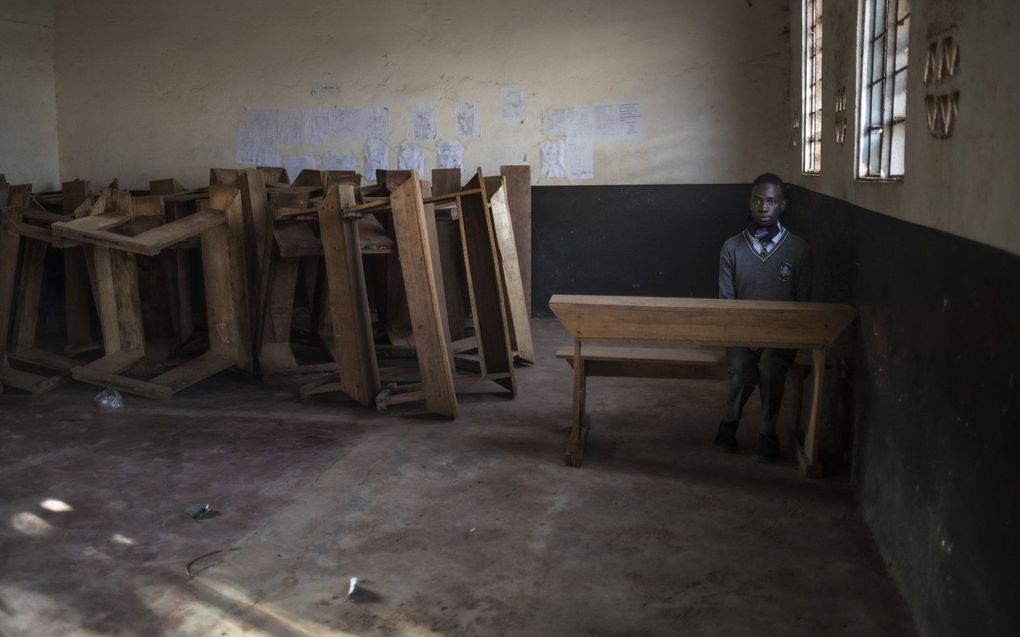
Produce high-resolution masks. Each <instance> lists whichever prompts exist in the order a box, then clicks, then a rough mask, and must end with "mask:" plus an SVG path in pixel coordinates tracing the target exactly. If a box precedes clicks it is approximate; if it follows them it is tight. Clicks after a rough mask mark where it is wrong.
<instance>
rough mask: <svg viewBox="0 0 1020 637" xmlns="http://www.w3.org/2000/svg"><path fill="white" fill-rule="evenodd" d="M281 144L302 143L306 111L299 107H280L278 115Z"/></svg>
mask: <svg viewBox="0 0 1020 637" xmlns="http://www.w3.org/2000/svg"><path fill="white" fill-rule="evenodd" d="M277 127H278V138H277V142H278V143H280V144H300V143H301V136H302V135H303V134H304V132H305V112H304V110H302V109H299V108H286V109H280V111H279V117H277Z"/></svg>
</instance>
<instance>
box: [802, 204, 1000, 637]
mask: <svg viewBox="0 0 1020 637" xmlns="http://www.w3.org/2000/svg"><path fill="white" fill-rule="evenodd" d="M789 211H790V215H789V220H788V221H789V223H790V225H791V226H796V227H798V228H800V229H801V230H802V232H803V233H804V234H805V236H806V237H807V238H808V240H809V241H810V242H811V243H812V245H813V246H814V248H815V253H816V257H817V258H816V263H817V269H816V279H815V281H816V289H817V291H818V292H819V293H820V294H822V295H823V296H826V297H828V298H829V299H831V300H837V301H845V302H848V303H851V304H853V305H855V306H856V307H857V309H858V311H859V313H860V317H859V321H858V328H857V331H856V340H855V342H854V346H853V358H852V361H851V365H850V383H849V390H850V392H849V393H850V395H851V400H850V406H851V413H852V421H853V425H854V426H853V431H855V432H856V433H855V438H856V439H855V443H854V483H855V486H856V488H857V491H858V493H859V498H860V503H861V508H862V510H863V513H864V516H865V519H866V520H867V522H868V525H869V526H870V527H871V529H872V531H873V532H874V534H875V538H876V540H877V542H878V545H879V547H880V549H881V551H882V552H883V554H884V556H885V558H886V560H887V561H888V562H889V565H890V569H891V570H892V572H893V574H894V576H895V577H896V579H897V580H898V581H899V584H900V586H901V589H902V591H903V593H904V596H905V597H906V599H907V602H908V603H909V604H910V606H911V608H912V610H913V612H914V615H915V619H916V621H917V623H918V627H919V629H920V630H921V633H922V634H927V635H1017V634H1020V604H1018V602H1020V575H1018V569H1020V541H1018V538H1020V391H1018V389H1020V294H1018V292H1020V257H1017V256H1014V255H1010V254H1008V253H1005V252H1002V251H999V250H996V249H994V248H990V247H987V246H984V245H981V244H978V243H975V242H973V241H969V240H966V239H961V238H959V237H955V236H952V235H949V234H946V233H943V232H940V231H937V230H932V229H929V228H925V227H922V226H917V225H914V224H910V223H906V222H903V221H898V220H896V219H893V218H891V217H888V216H885V215H880V214H877V213H873V212H869V211H867V210H864V209H861V208H857V207H855V206H852V205H850V204H847V203H845V202H842V201H840V200H836V199H832V198H830V197H826V196H823V195H819V194H816V193H813V192H811V191H808V190H805V189H801V188H793V189H792V192H791V202H790V209H789ZM961 214H966V211H961Z"/></svg>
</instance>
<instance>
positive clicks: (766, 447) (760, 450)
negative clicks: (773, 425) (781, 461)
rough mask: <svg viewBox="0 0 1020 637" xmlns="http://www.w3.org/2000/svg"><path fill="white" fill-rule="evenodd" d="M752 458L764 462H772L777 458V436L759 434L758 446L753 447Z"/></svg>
mask: <svg viewBox="0 0 1020 637" xmlns="http://www.w3.org/2000/svg"><path fill="white" fill-rule="evenodd" d="M754 457H755V458H758V459H759V460H764V461H765V462H772V461H773V460H775V459H776V458H778V457H779V436H777V435H776V434H774V433H767V434H759V435H758V446H757V447H755V450H754Z"/></svg>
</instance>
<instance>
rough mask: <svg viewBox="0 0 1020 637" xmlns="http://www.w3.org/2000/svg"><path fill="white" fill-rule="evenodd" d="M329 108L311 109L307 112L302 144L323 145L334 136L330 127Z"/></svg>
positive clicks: (302, 132) (302, 131)
mask: <svg viewBox="0 0 1020 637" xmlns="http://www.w3.org/2000/svg"><path fill="white" fill-rule="evenodd" d="M329 112H330V109H328V108H309V109H306V110H305V117H304V120H305V121H304V126H303V127H302V130H301V143H302V144H313V145H321V144H325V143H326V142H327V141H328V140H329V136H330V135H332V134H333V129H332V127H331V126H330V121H329Z"/></svg>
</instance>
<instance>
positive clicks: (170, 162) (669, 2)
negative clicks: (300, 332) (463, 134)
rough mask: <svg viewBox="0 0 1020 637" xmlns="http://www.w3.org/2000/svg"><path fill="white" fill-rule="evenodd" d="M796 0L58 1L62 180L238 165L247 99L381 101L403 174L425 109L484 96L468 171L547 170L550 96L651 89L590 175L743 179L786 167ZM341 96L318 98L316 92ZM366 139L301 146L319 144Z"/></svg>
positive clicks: (445, 125) (132, 180)
mask: <svg viewBox="0 0 1020 637" xmlns="http://www.w3.org/2000/svg"><path fill="white" fill-rule="evenodd" d="M788 25H789V15H788V3H787V1H786V0H755V1H754V2H753V3H749V2H746V0H725V1H720V2H714V1H712V2H710V1H706V0H633V1H631V2H618V1H615V0H572V1H568V2H548V1H545V0H519V1H517V2H506V1H505V0H473V1H470V2H468V1H466V0H429V1H427V2H426V1H417V2H400V1H396V0H376V1H373V2H364V1H358V2H353V1H343V2H341V1H327V0H301V1H290V2H279V1H275V0H274V1H269V0H244V1H242V0H217V1H209V2H199V1H197V0H196V1H184V0H181V1H177V2H166V1H165V0H102V1H92V2H75V1H72V0H57V13H56V32H57V98H58V107H59V108H58V113H59V115H58V123H59V134H60V141H61V161H60V165H61V173H62V175H63V176H64V178H65V179H70V178H73V177H82V178H88V179H92V180H94V181H104V180H108V179H110V178H111V177H114V176H117V177H119V178H120V179H121V183H122V184H127V185H130V186H132V187H136V186H143V185H144V184H145V183H146V182H147V181H148V180H149V179H151V178H160V177H166V176H175V177H177V178H178V179H180V180H182V181H183V182H184V183H185V185H198V184H200V183H204V181H205V180H206V179H207V174H208V168H209V167H210V166H235V165H237V164H236V163H235V162H234V158H235V137H236V132H237V129H238V127H239V126H241V125H242V124H243V123H244V108H245V107H246V106H259V107H271V108H313V107H330V106H352V107H356V106H386V107H388V108H389V109H390V123H391V134H390V136H389V138H388V139H387V140H386V141H387V144H388V145H389V147H390V163H391V167H392V168H395V167H396V161H397V157H396V153H397V150H398V148H399V146H400V144H401V143H403V142H410V141H411V140H410V130H409V127H410V124H409V119H410V109H411V106H412V104H415V103H422V102H431V103H434V104H435V105H436V107H437V113H438V133H439V134H438V139H437V140H436V142H434V143H431V142H430V143H424V142H418V144H419V145H421V146H424V147H425V148H426V169H427V170H428V169H431V168H433V167H435V165H436V157H435V153H434V149H435V145H436V143H438V142H441V141H444V140H449V139H453V135H452V133H453V132H454V119H453V118H454V115H453V108H454V103H455V102H457V101H460V100H471V101H478V102H479V103H480V105H481V126H482V133H481V137H479V138H461V139H460V140H459V141H460V142H461V143H462V144H463V146H464V166H465V170H466V171H470V170H473V169H474V167H476V166H482V167H483V169H484V170H485V171H486V172H487V173H496V172H497V171H498V167H499V165H500V164H503V163H523V162H526V163H529V164H531V165H532V167H533V170H532V175H534V179H535V181H536V183H567V181H566V180H563V179H555V180H542V179H541V177H540V175H541V171H540V161H539V146H540V143H541V142H542V141H543V140H544V139H546V138H545V136H544V135H543V134H542V117H541V115H542V112H543V111H544V109H546V108H555V107H563V106H571V105H594V104H599V103H605V102H635V101H636V102H640V103H641V104H642V105H643V106H644V115H645V134H644V136H643V137H642V138H641V139H627V140H612V141H605V142H598V143H597V144H596V147H595V159H594V169H595V178H594V179H592V180H584V181H578V182H576V183H581V184H640V183H713V182H715V183H718V182H723V183H725V182H737V181H748V180H750V179H751V178H753V176H754V175H755V174H757V173H759V172H761V171H764V170H769V169H775V165H776V162H777V161H786V160H785V152H784V149H785V148H786V147H787V146H788V131H787V129H786V126H785V123H786V122H787V120H788V116H787V113H788V110H789V108H788V102H787V100H788V95H789V86H788V84H789V77H788V69H789V60H790V53H789V38H788V34H787V30H788ZM324 85H331V86H336V87H338V91H339V92H338V94H337V95H336V96H330V97H326V98H320V97H313V96H312V95H311V90H312V89H315V88H317V87H320V86H324ZM510 85H518V86H521V87H523V88H525V89H526V91H527V119H526V121H525V122H524V123H523V124H504V123H502V122H501V121H500V112H499V94H500V88H501V87H503V86H510ZM363 143H364V142H363V140H359V139H348V140H340V141H338V142H336V143H334V144H332V145H330V146H328V147H312V148H301V147H293V148H288V149H286V150H289V151H291V152H294V153H307V154H314V155H323V154H325V153H326V152H341V153H344V152H351V153H354V154H355V155H356V156H357V157H358V159H359V162H361V161H363V160H362V147H363Z"/></svg>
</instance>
